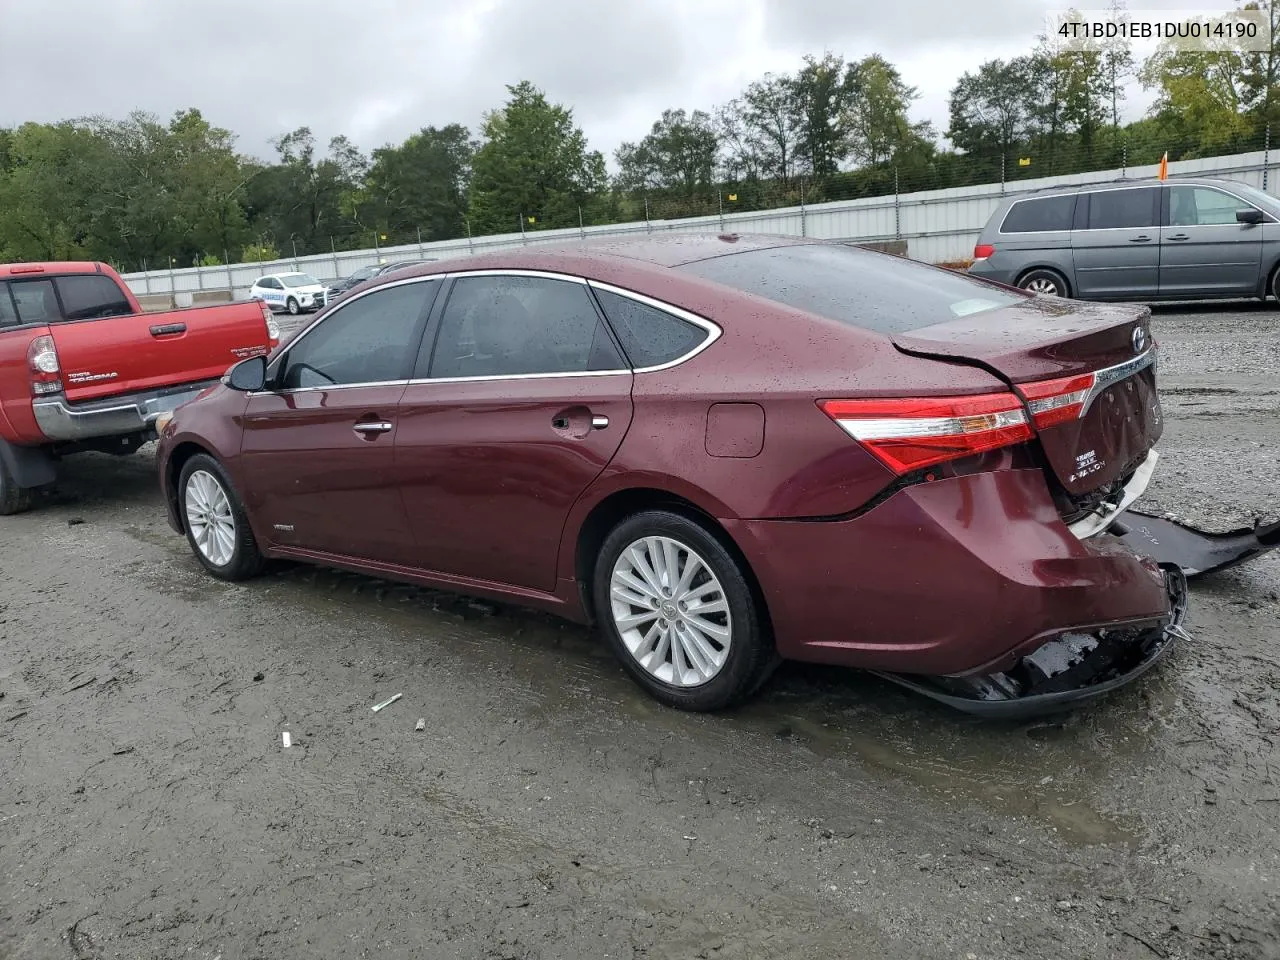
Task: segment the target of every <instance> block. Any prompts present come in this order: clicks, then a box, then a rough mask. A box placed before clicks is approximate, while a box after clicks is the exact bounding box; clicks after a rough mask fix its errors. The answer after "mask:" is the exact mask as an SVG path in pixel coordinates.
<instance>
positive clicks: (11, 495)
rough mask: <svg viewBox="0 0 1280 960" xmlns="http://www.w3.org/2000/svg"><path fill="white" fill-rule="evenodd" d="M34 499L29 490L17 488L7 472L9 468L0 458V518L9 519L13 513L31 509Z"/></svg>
mask: <svg viewBox="0 0 1280 960" xmlns="http://www.w3.org/2000/svg"><path fill="white" fill-rule="evenodd" d="M34 502H35V497H34V495H33V494H32V492H31V491H30V490H24V489H23V488H22V487H19V486H18V484H17V481H15V480H14V479H13V474H11V473H10V472H9V467H8V465H7V464H5V462H4V457H0V517H11V516H13V515H14V514H15V513H23V512H25V511H27V510H30V509H31V505H32V503H34Z"/></svg>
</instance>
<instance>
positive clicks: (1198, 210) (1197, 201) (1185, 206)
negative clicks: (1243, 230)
mask: <svg viewBox="0 0 1280 960" xmlns="http://www.w3.org/2000/svg"><path fill="white" fill-rule="evenodd" d="M1247 206H1249V204H1247V203H1245V202H1243V201H1242V200H1237V199H1236V198H1235V197H1233V196H1231V195H1230V194H1226V193H1223V192H1222V191H1221V190H1214V189H1213V188H1212V187H1170V188H1169V226H1171V227H1209V226H1217V225H1221V224H1235V222H1236V211H1237V210H1241V209H1244V208H1245V207H1247Z"/></svg>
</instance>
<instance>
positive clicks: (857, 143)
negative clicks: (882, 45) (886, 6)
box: [845, 53, 931, 166]
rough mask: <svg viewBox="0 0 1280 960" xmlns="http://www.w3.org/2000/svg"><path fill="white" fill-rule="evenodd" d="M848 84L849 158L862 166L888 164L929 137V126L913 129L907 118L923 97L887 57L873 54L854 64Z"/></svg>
mask: <svg viewBox="0 0 1280 960" xmlns="http://www.w3.org/2000/svg"><path fill="white" fill-rule="evenodd" d="M847 83H848V87H849V101H848V106H847V107H846V109H845V123H846V126H847V129H848V132H849V133H848V137H849V139H848V146H849V155H850V156H851V157H852V158H853V159H854V160H855V161H856V162H857V163H858V164H860V165H863V166H875V165H877V164H881V163H884V162H885V161H887V160H889V159H891V158H892V157H893V155H894V154H895V153H896V152H898V151H899V150H900V149H902V148H904V147H907V146H909V145H913V144H914V143H916V142H917V141H920V140H922V139H926V138H927V137H928V135H929V133H930V132H931V131H930V128H929V127H928V126H927V125H920V126H913V125H912V124H911V121H910V120H908V118H907V108H908V107H909V106H910V105H911V104H912V102H913V101H914V100H916V98H917V97H918V96H919V94H918V93H917V92H916V89H915V87H911V86H908V85H907V84H906V83H905V82H903V80H902V76H901V75H900V74H899V73H898V69H897V68H896V67H895V66H893V64H891V63H889V61H887V60H885V59H884V57H882V56H880V55H879V54H874V53H873V54H872V55H871V56H869V57H866V58H865V59H863V60H861V61H859V62H858V63H855V64H851V65H850V66H849V72H848V80H847Z"/></svg>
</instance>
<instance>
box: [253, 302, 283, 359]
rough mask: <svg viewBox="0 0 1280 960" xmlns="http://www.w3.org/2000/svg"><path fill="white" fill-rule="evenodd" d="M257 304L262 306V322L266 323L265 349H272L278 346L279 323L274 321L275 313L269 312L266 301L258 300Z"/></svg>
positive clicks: (269, 307) (269, 308)
mask: <svg viewBox="0 0 1280 960" xmlns="http://www.w3.org/2000/svg"><path fill="white" fill-rule="evenodd" d="M258 305H259V306H261V307H262V322H263V323H265V324H266V325H267V349H268V351H270V350H274V349H275V348H276V347H278V346H280V325H279V324H277V323H276V315H275V314H274V313H272V312H271V306H270V305H269V304H268V303H267V301H265V300H259V301H258Z"/></svg>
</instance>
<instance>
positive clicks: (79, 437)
mask: <svg viewBox="0 0 1280 960" xmlns="http://www.w3.org/2000/svg"><path fill="white" fill-rule="evenodd" d="M279 339H280V334H279V331H278V330H277V328H276V325H275V321H274V320H273V319H272V317H271V310H270V308H269V307H268V306H267V305H266V304H265V303H263V302H262V301H259V300H250V301H246V302H240V303H228V304H217V305H214V306H207V307H191V308H188V309H183V310H170V311H166V312H163V313H144V312H143V310H142V307H141V306H140V305H139V303H138V299H137V297H135V296H134V295H133V293H132V292H130V290H129V288H128V287H127V286H126V285H125V283H124V282H123V281H122V280H121V279H120V275H119V274H117V273H116V272H115V271H114V270H113V269H112V268H111V267H109V266H107V265H106V264H105V263H20V264H10V265H0V515H5V514H11V513H18V512H20V511H22V510H25V509H27V508H28V507H29V506H30V505H31V503H32V499H33V491H34V490H35V489H37V488H39V487H43V486H45V485H47V484H50V483H53V481H54V480H55V479H56V463H57V461H58V459H59V458H60V457H62V456H63V455H65V454H69V453H77V452H80V451H86V450H98V451H105V452H108V453H119V454H127V453H133V452H134V451H135V450H137V449H138V448H139V447H140V446H142V445H143V444H144V443H146V442H148V441H149V440H152V439H154V438H155V428H154V423H155V420H156V417H158V416H159V415H160V414H161V413H164V412H167V411H170V410H173V409H175V408H176V407H178V406H180V405H181V404H183V403H186V402H187V401H188V400H191V399H192V398H194V397H195V396H197V395H198V394H199V393H200V392H201V391H203V390H204V389H206V388H207V387H209V386H211V385H213V384H216V383H217V382H218V380H220V379H221V377H222V375H223V374H224V373H226V371H227V368H228V367H230V366H232V365H233V364H235V363H237V362H239V361H240V360H243V359H245V358H246V357H252V356H257V355H260V354H267V353H270V352H271V350H272V349H273V348H274V347H275V346H276V345H277V344H278V343H279Z"/></svg>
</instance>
